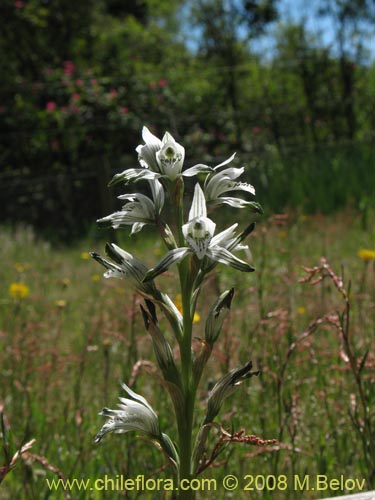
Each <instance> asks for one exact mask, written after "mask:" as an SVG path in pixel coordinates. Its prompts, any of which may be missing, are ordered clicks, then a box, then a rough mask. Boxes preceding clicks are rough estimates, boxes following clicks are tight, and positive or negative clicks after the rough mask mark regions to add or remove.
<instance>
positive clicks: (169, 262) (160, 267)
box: [143, 247, 191, 282]
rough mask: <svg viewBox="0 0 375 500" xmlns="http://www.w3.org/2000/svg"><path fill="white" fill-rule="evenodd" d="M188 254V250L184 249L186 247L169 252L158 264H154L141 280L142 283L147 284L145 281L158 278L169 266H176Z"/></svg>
mask: <svg viewBox="0 0 375 500" xmlns="http://www.w3.org/2000/svg"><path fill="white" fill-rule="evenodd" d="M190 252H191V250H190V248H186V247H181V248H175V249H173V250H170V251H169V252H168V253H167V254H166V255H165V257H163V258H162V259H161V261H160V262H158V264H156V266H155V267H153V268H152V269H150V270H149V271H148V273H147V274H146V276H145V277H144V278H143V281H144V282H147V281H150V280H152V279H154V278H156V276H159V274H162V273H164V272H165V271H167V270H168V269H169V268H170V267H171V266H173V265H174V264H177V263H178V262H180V261H181V260H182V259H184V258H185V257H186V255H187V254H188V253H190Z"/></svg>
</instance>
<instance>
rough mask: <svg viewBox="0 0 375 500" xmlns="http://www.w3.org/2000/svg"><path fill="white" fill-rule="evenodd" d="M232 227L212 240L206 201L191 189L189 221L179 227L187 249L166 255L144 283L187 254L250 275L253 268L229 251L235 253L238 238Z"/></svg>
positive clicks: (198, 191) (183, 248)
mask: <svg viewBox="0 0 375 500" xmlns="http://www.w3.org/2000/svg"><path fill="white" fill-rule="evenodd" d="M237 225H238V224H233V226H231V227H229V228H228V229H226V230H225V231H222V232H221V233H218V234H217V235H216V236H214V233H215V228H216V224H215V223H214V222H213V221H212V220H211V219H209V218H208V217H207V207H206V200H205V197H204V193H203V191H202V188H201V187H200V185H199V184H198V183H197V184H196V185H195V190H194V197H193V202H192V205H191V209H190V212H189V220H188V222H187V223H186V224H184V225H183V226H182V233H183V235H184V238H185V241H186V244H187V245H188V246H187V247H180V248H176V249H173V250H171V251H169V252H168V253H167V254H166V256H165V257H164V258H163V259H162V260H161V261H160V262H159V263H158V264H157V265H156V266H155V267H154V268H153V269H150V271H148V273H147V274H146V276H145V279H144V280H145V281H148V280H150V279H153V278H155V277H156V276H158V275H159V274H161V273H163V272H164V271H166V270H167V269H169V268H170V267H171V266H172V265H173V264H176V263H178V262H180V261H181V260H182V259H184V258H185V257H186V256H187V255H188V254H192V253H193V254H195V255H196V256H197V258H198V259H199V260H203V258H204V257H207V258H208V259H209V261H213V262H221V263H222V264H227V265H229V266H231V267H233V268H235V269H238V270H239V271H244V272H251V271H254V268H253V267H252V266H250V265H249V264H248V263H247V262H244V261H243V260H241V259H238V258H237V257H236V256H235V255H233V254H232V253H231V252H230V251H229V249H230V250H238V246H239V245H238V244H239V243H240V242H239V241H238V237H236V236H235V229H236V228H237Z"/></svg>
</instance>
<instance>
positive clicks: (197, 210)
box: [189, 183, 207, 221]
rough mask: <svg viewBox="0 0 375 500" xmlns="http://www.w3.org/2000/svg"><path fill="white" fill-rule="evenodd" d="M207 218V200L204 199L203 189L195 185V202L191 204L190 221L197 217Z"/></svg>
mask: <svg viewBox="0 0 375 500" xmlns="http://www.w3.org/2000/svg"><path fill="white" fill-rule="evenodd" d="M206 216H207V208H206V199H205V197H204V193H203V191H202V188H201V187H200V185H199V184H198V183H197V184H196V185H195V189H194V197H193V202H192V204H191V208H190V212H189V221H191V220H193V219H196V218H197V217H206Z"/></svg>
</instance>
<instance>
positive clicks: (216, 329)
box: [205, 288, 234, 345]
mask: <svg viewBox="0 0 375 500" xmlns="http://www.w3.org/2000/svg"><path fill="white" fill-rule="evenodd" d="M233 295H234V288H231V289H230V290H226V291H225V292H224V293H222V294H221V295H220V297H219V298H218V299H217V301H216V302H215V304H214V305H213V307H212V309H211V311H210V313H209V315H208V317H207V321H206V328H205V338H206V342H208V343H209V344H210V345H213V344H214V343H215V342H216V340H217V338H218V336H219V335H220V332H221V328H222V326H223V322H224V320H225V318H226V317H227V316H228V313H229V310H230V306H231V303H232V299H233Z"/></svg>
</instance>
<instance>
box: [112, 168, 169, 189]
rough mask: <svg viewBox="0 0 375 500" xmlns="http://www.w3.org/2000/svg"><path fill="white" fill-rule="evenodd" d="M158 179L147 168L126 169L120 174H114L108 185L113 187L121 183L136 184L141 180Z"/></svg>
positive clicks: (156, 175)
mask: <svg viewBox="0 0 375 500" xmlns="http://www.w3.org/2000/svg"><path fill="white" fill-rule="evenodd" d="M158 177H160V174H158V173H157V172H153V171H152V170H149V169H147V168H128V169H127V170H124V171H123V172H121V173H120V174H116V175H115V176H114V177H113V179H112V180H111V181H110V183H109V184H108V185H109V186H113V185H114V184H117V183H118V182H121V181H124V182H130V181H134V182H136V181H139V180H141V179H146V180H149V179H157V178H158Z"/></svg>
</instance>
